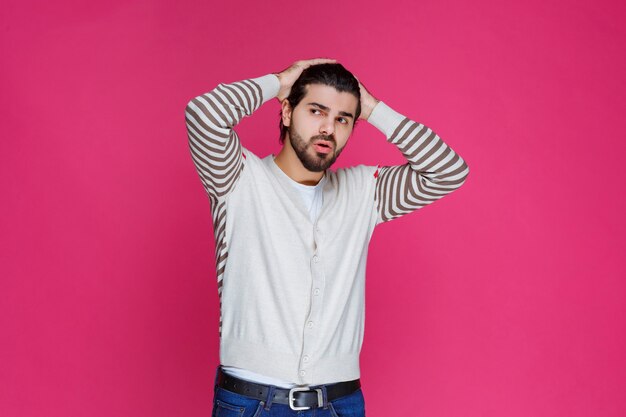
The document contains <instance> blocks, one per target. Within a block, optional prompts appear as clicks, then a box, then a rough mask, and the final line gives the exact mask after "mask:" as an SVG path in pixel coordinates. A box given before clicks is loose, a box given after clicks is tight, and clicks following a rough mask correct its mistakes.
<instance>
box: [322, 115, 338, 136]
mask: <svg viewBox="0 0 626 417" xmlns="http://www.w3.org/2000/svg"><path fill="white" fill-rule="evenodd" d="M334 132H335V124H334V121H333V120H332V119H331V118H328V117H327V118H325V119H324V120H322V124H321V125H320V133H321V134H323V135H325V136H330V135H332V134H333V133H334Z"/></svg>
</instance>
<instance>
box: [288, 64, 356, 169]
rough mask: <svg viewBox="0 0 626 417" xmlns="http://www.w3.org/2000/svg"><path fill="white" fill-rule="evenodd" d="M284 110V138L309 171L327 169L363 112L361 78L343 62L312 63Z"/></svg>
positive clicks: (303, 72)
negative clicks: (346, 67) (356, 76)
mask: <svg viewBox="0 0 626 417" xmlns="http://www.w3.org/2000/svg"><path fill="white" fill-rule="evenodd" d="M280 114H281V119H280V142H281V143H282V144H284V145H285V146H288V147H291V148H293V150H294V151H295V153H296V155H297V156H298V158H299V159H300V161H301V162H302V164H303V165H304V167H305V168H306V169H308V170H309V171H315V172H321V171H324V170H325V169H326V168H328V167H329V166H331V165H332V164H333V163H334V162H335V160H336V159H337V157H339V154H340V153H341V151H342V150H343V148H344V147H345V145H346V143H347V141H348V138H349V137H350V135H351V134H352V131H353V129H354V126H355V123H356V122H357V120H358V118H359V115H360V114H361V93H360V89H359V82H358V81H357V79H356V78H355V77H354V75H352V73H350V72H349V71H348V70H346V69H345V68H344V67H343V65H341V64H319V65H312V66H310V67H308V68H306V69H305V70H304V71H302V74H301V75H300V77H299V78H298V79H297V80H296V82H295V83H294V84H293V86H292V87H291V90H290V92H289V96H288V97H287V99H286V100H284V101H283V103H282V108H281V112H280ZM286 138H289V141H288V143H285V139H286ZM320 141H322V142H320ZM318 142H320V143H323V142H325V144H326V145H327V146H328V148H324V147H323V145H322V147H319V146H318V145H317V143H318Z"/></svg>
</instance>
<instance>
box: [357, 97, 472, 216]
mask: <svg viewBox="0 0 626 417" xmlns="http://www.w3.org/2000/svg"><path fill="white" fill-rule="evenodd" d="M361 100H362V102H363V103H364V105H363V106H362V107H363V108H365V109H368V107H369V109H370V110H371V112H369V113H368V111H367V110H366V111H364V114H363V115H362V117H363V118H365V119H366V120H367V121H368V122H369V123H371V124H372V125H373V126H375V127H376V128H377V129H379V130H380V131H381V132H383V133H384V134H385V136H386V138H387V141H388V142H389V143H393V144H394V145H396V146H397V147H398V149H399V150H400V152H402V155H404V157H405V158H406V160H407V163H406V164H404V165H395V166H382V167H381V168H380V169H379V170H378V176H377V178H376V192H375V198H376V204H377V209H378V221H377V223H376V224H380V223H383V222H387V221H390V220H393V219H396V218H398V217H400V216H403V215H405V214H408V213H411V212H413V211H415V210H417V209H420V208H422V207H424V206H426V205H428V204H432V203H433V202H435V201H437V200H439V199H440V198H442V197H444V196H446V195H448V194H450V193H451V192H453V191H454V190H456V189H458V188H459V187H460V186H461V185H463V183H464V182H465V180H466V178H467V176H468V175H469V167H468V166H467V164H466V163H465V161H464V160H463V158H461V156H460V155H459V154H457V153H456V152H454V151H453V150H452V148H451V147H450V146H448V145H447V144H446V143H445V142H444V141H442V140H441V139H440V138H439V136H438V135H437V134H436V133H435V132H433V131H432V130H431V129H430V128H428V127H426V126H424V125H423V124H421V123H418V122H415V121H413V120H411V119H409V118H408V117H405V116H403V115H402V114H400V113H398V112H396V111H395V110H393V109H392V108H390V107H389V106H388V105H387V104H385V103H384V102H382V101H379V100H376V99H375V98H373V96H371V94H370V93H369V92H368V91H367V90H366V89H365V87H363V85H361Z"/></svg>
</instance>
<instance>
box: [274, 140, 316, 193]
mask: <svg viewBox="0 0 626 417" xmlns="http://www.w3.org/2000/svg"><path fill="white" fill-rule="evenodd" d="M274 162H276V165H278V167H279V168H280V169H281V170H282V171H283V172H284V173H285V174H287V176H288V177H289V178H291V179H292V180H294V181H296V182H298V183H300V184H302V185H317V183H318V182H320V180H321V179H322V177H324V173H325V172H326V171H322V172H313V171H309V170H308V169H306V168H305V167H304V165H302V162H300V159H299V158H298V155H296V152H295V151H294V150H293V148H292V147H291V143H290V142H289V138H286V139H285V144H284V145H283V148H282V149H281V150H280V152H279V153H278V155H276V157H275V158H274Z"/></svg>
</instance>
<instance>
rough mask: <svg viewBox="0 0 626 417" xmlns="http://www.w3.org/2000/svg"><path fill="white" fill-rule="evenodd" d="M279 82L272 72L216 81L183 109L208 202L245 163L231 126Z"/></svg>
mask: <svg viewBox="0 0 626 417" xmlns="http://www.w3.org/2000/svg"><path fill="white" fill-rule="evenodd" d="M279 88H280V81H279V79H278V77H277V76H276V75H274V74H267V75H264V76H262V77H258V78H251V79H248V80H243V81H237V82H234V83H230V84H223V83H222V84H218V85H217V87H215V88H214V89H213V90H211V91H209V92H208V93H206V94H202V95H200V96H197V97H195V98H193V99H192V100H191V101H189V103H187V107H186V109H185V121H186V126H187V136H188V138H189V148H190V151H191V157H192V159H193V162H194V164H195V166H196V170H197V171H198V174H199V175H200V180H201V181H202V184H203V186H204V189H205V191H206V192H207V194H208V195H209V199H210V200H211V204H212V205H214V204H215V203H217V201H218V200H221V199H224V198H226V196H227V195H228V194H229V193H230V192H231V191H232V190H233V188H234V186H235V184H236V182H237V179H238V178H239V176H240V175H241V171H242V170H243V168H244V165H245V155H244V154H243V151H242V145H241V142H240V141H239V137H238V136H237V133H236V132H235V131H234V129H233V128H234V126H235V125H237V124H238V123H239V122H240V121H241V120H242V119H243V117H244V116H250V115H251V114H252V113H253V112H254V111H255V110H256V109H258V108H259V107H260V106H261V105H262V104H263V103H265V102H266V101H268V100H269V99H271V98H273V97H276V95H277V94H278V90H279Z"/></svg>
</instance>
